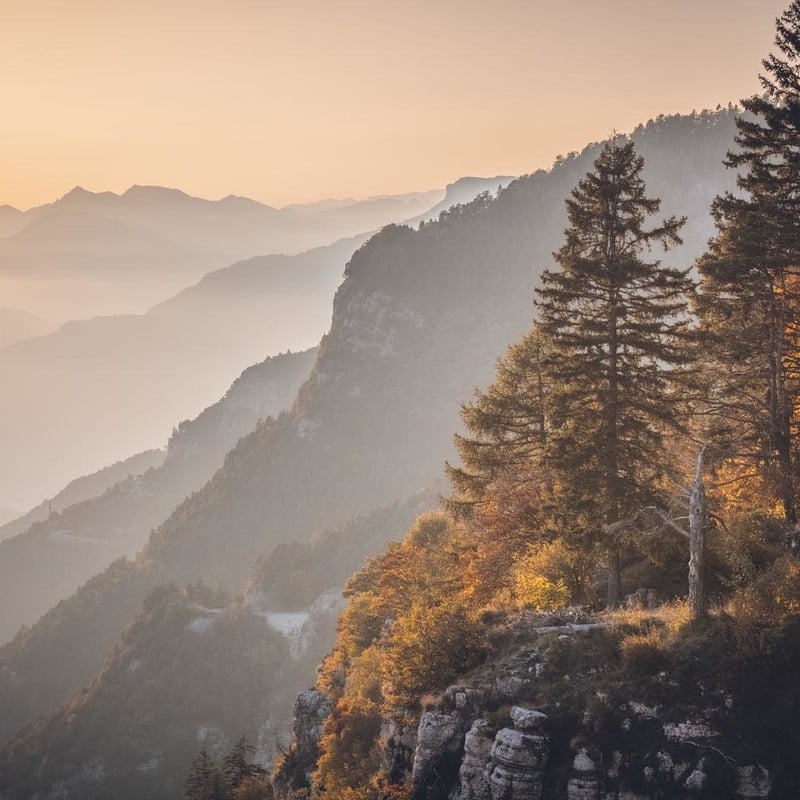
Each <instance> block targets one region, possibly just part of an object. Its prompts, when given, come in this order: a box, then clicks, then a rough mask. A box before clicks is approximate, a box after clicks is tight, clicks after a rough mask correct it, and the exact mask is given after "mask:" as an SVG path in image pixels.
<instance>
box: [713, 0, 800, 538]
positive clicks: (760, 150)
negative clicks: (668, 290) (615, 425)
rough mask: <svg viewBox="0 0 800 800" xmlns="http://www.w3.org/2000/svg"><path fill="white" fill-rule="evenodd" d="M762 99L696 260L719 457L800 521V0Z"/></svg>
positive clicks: (787, 19) (783, 22)
mask: <svg viewBox="0 0 800 800" xmlns="http://www.w3.org/2000/svg"><path fill="white" fill-rule="evenodd" d="M776 44H777V48H778V53H777V54H772V55H770V56H769V57H768V58H767V59H766V60H765V61H764V62H763V63H764V67H765V68H766V75H765V76H762V78H761V82H762V85H763V88H764V93H762V94H761V95H758V96H755V97H751V98H749V99H748V100H745V101H744V102H743V104H744V107H745V110H746V111H748V112H750V113H749V114H748V115H746V116H741V117H739V118H738V119H737V123H736V124H737V128H738V133H737V136H736V144H737V149H736V151H734V152H731V153H729V154H728V160H727V164H728V165H729V166H731V167H736V168H738V171H739V172H738V184H739V187H740V189H741V190H743V191H742V192H739V193H737V194H732V193H726V194H722V195H720V196H719V197H717V198H716V200H715V201H714V205H713V214H714V218H715V222H716V226H717V234H716V236H715V237H714V238H713V239H712V240H711V242H710V245H709V249H708V251H707V252H706V253H705V255H703V257H702V258H701V259H700V260H699V261H698V267H699V269H700V272H701V274H702V277H703V280H702V285H701V294H700V300H699V312H700V314H701V316H702V319H703V325H704V329H705V331H706V333H707V336H708V340H709V343H710V344H711V352H712V355H713V357H714V359H715V361H716V365H715V367H714V369H713V370H711V372H710V383H711V388H710V390H709V396H710V402H711V410H713V411H715V412H716V423H717V429H718V430H717V432H716V433H717V438H718V439H719V442H720V446H721V447H724V451H723V452H727V453H728V454H731V455H735V456H736V457H737V461H738V463H739V464H741V466H742V467H743V469H742V472H743V473H745V474H746V473H747V472H750V471H752V470H753V469H754V468H755V469H756V471H757V472H758V473H759V475H760V476H761V478H762V479H763V480H764V481H765V483H766V484H767V486H768V487H769V489H770V492H771V493H772V494H773V496H775V497H776V498H777V499H778V501H779V502H780V503H781V506H782V514H783V517H784V519H785V521H786V523H788V524H789V525H794V524H795V523H796V522H797V517H798V514H797V508H796V506H797V502H798V490H799V489H800V472H798V464H800V461H799V460H798V456H800V450H799V449H798V436H797V431H798V425H799V424H800V418H799V417H798V409H799V408H800V380H798V376H799V375H800V327H798V324H797V319H798V314H800V270H799V269H798V264H800V244H798V243H800V219H799V218H798V215H797V207H798V202H800V163H799V162H798V160H797V147H798V142H800V113H798V112H800V80H799V78H800V4H799V3H798V2H797V0H794V2H792V3H791V4H790V6H789V8H788V10H787V11H786V12H785V13H784V14H783V15H782V16H781V18H780V19H779V20H778V28H777V36H776Z"/></svg>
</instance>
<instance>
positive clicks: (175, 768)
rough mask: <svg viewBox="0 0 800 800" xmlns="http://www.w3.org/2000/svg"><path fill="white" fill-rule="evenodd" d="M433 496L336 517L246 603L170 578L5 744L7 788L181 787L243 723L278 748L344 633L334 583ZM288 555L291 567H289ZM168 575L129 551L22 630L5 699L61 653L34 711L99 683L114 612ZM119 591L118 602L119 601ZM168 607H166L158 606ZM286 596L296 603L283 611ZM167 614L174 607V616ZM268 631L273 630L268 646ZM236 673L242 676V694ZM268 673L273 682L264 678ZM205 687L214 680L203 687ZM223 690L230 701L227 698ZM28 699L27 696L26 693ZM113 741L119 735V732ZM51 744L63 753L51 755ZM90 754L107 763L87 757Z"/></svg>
mask: <svg viewBox="0 0 800 800" xmlns="http://www.w3.org/2000/svg"><path fill="white" fill-rule="evenodd" d="M433 502H434V496H433V493H431V492H427V493H419V494H417V495H415V496H413V497H411V498H409V499H408V500H406V501H405V502H403V503H396V504H393V505H392V506H390V507H386V508H382V509H378V510H377V511H375V512H374V513H372V514H368V515H365V516H363V517H361V518H359V519H357V520H354V521H353V522H352V523H350V524H349V525H347V526H345V527H344V528H342V529H341V530H337V531H327V532H325V533H323V534H322V535H320V536H319V537H318V538H317V539H316V540H315V541H313V542H310V543H303V544H299V543H298V544H295V545H291V546H287V547H284V548H276V550H275V551H274V552H273V553H271V554H269V555H267V556H266V557H265V558H263V559H262V560H261V562H260V563H259V565H258V566H257V568H256V570H255V571H254V574H253V576H252V578H251V581H250V582H249V584H248V588H247V592H246V595H245V602H244V603H242V602H239V601H234V602H233V603H227V602H226V601H225V600H224V598H214V597H206V598H205V599H203V598H201V597H200V596H199V595H200V594H203V593H205V594H206V595H210V594H212V593H210V592H209V591H208V590H207V589H205V590H203V589H202V587H200V586H194V587H189V589H188V594H187V593H186V592H178V591H177V590H175V589H168V590H164V589H163V588H162V589H161V590H156V592H155V593H154V594H152V595H151V596H150V598H149V599H147V600H145V603H144V611H143V613H140V615H139V617H138V619H137V620H136V622H135V623H134V624H133V625H132V626H131V627H130V628H128V629H127V630H126V631H125V632H124V633H122V641H121V643H120V644H119V645H118V646H117V647H116V648H115V649H114V652H113V653H112V654H111V656H110V658H109V660H108V662H107V663H106V666H105V668H104V669H103V671H102V673H101V674H100V675H99V676H98V677H97V678H95V679H94V680H93V681H92V682H91V685H89V686H88V688H87V689H86V690H85V691H84V692H82V693H81V695H80V697H79V699H76V700H74V701H72V702H70V703H69V704H67V705H66V706H65V707H63V708H61V709H60V710H59V711H58V712H57V713H55V714H53V715H51V716H50V717H48V718H47V719H45V720H42V721H41V722H40V723H36V724H34V725H33V726H31V727H30V728H29V729H28V730H27V731H25V732H23V733H22V734H21V735H20V736H19V737H17V738H16V739H15V741H14V743H13V744H12V745H11V746H10V747H9V748H8V750H7V751H6V753H5V755H4V756H0V783H1V784H2V787H3V788H2V789H1V790H0V791H2V792H4V794H3V796H4V797H5V796H6V794H5V793H6V792H8V793H10V796H11V797H15V796H22V797H24V796H26V793H30V792H32V791H34V790H40V791H41V790H44V791H49V790H52V789H53V788H54V786H57V785H60V784H64V785H68V786H70V787H71V788H70V792H71V793H75V794H77V796H84V795H85V794H87V793H91V792H92V791H94V792H105V796H111V797H114V798H115V800H122V798H128V797H130V798H140V797H161V796H164V797H175V796H177V794H178V793H179V792H178V791H176V789H175V787H180V786H181V785H182V781H183V779H184V777H185V775H186V770H187V767H188V763H189V760H190V759H191V757H192V756H193V755H194V754H195V753H196V751H197V749H198V748H199V747H200V746H201V743H204V744H206V745H207V746H209V748H211V747H214V746H219V747H223V746H224V747H225V748H227V747H229V746H230V745H231V744H232V742H233V740H235V739H236V738H238V736H239V735H240V734H241V733H246V734H247V735H248V736H249V737H250V738H251V740H252V741H256V742H257V743H258V745H259V755H260V757H262V758H264V759H271V758H272V757H273V756H274V755H275V752H276V751H275V746H276V741H277V739H278V738H279V737H280V738H281V740H282V741H285V738H284V737H283V734H285V733H286V732H287V731H288V729H289V712H290V709H291V705H292V700H293V696H294V694H295V693H296V692H297V691H299V690H300V689H302V688H303V687H305V686H306V685H308V683H310V682H311V681H313V678H314V673H315V670H316V665H317V664H318V663H319V660H320V659H321V658H322V656H323V655H324V654H325V653H326V652H327V651H328V649H329V648H330V647H331V645H332V643H333V641H334V638H335V623H336V617H337V615H338V611H339V609H340V607H341V603H340V602H337V600H336V596H337V594H338V592H336V591H334V592H331V590H332V589H333V590H337V589H338V591H341V586H342V584H343V582H344V579H345V577H346V576H347V575H349V574H350V573H351V572H353V571H354V570H355V569H356V568H357V567H358V566H359V565H360V564H361V562H362V560H363V558H364V555H365V554H367V553H371V552H378V551H380V550H381V549H382V548H383V547H384V546H385V545H386V544H387V542H389V541H390V540H398V539H400V538H402V535H403V532H404V531H405V530H406V528H407V527H408V526H409V525H410V524H411V522H412V520H413V519H415V518H416V516H417V515H418V514H419V513H421V512H422V511H424V510H425V509H427V508H430V506H431V504H432V503H433ZM287 563H288V564H291V570H292V571H291V573H290V574H287V572H286V571H285V568H286V566H287ZM296 579H299V581H300V584H299V585H298V584H296V583H295V580H296ZM155 582H156V575H155V572H154V571H153V570H148V569H142V568H141V567H139V568H138V569H137V568H135V567H133V566H132V565H131V564H129V563H127V562H117V563H116V564H114V565H113V567H112V568H110V569H109V570H107V571H106V572H105V573H104V574H103V576H101V577H100V578H98V579H94V580H92V581H90V582H89V583H88V584H87V585H86V586H85V587H82V588H81V589H80V591H78V592H77V593H76V594H75V595H74V596H73V597H72V598H70V599H69V600H68V601H66V602H64V603H61V604H59V605H58V606H57V607H56V608H55V609H53V610H52V611H51V612H49V613H48V614H47V615H45V617H44V618H43V619H42V620H41V621H40V622H39V623H37V625H35V626H34V627H33V628H32V629H31V630H30V631H25V632H23V633H22V634H20V636H18V637H17V639H16V640H15V641H14V642H13V643H12V644H11V645H10V646H8V647H6V648H5V649H4V653H3V656H2V659H1V660H0V668H2V672H3V675H4V676H5V680H3V681H0V707H3V708H9V707H11V698H12V696H13V693H15V692H16V693H18V692H19V691H20V690H22V691H24V684H22V682H21V681H20V682H19V683H17V684H14V682H13V679H12V680H9V679H8V676H9V675H11V676H22V675H25V674H28V672H33V673H36V674H37V675H38V677H39V678H40V679H41V678H42V677H43V676H42V674H41V665H42V664H46V663H48V662H49V661H50V659H52V658H53V657H54V656H57V657H60V658H61V663H62V665H63V667H64V669H62V670H60V671H59V673H58V674H57V675H54V676H53V678H54V679H55V682H53V683H47V682H46V679H45V680H44V681H42V682H41V683H40V692H41V693H40V694H37V695H36V696H29V697H27V698H25V699H26V701H27V703H28V706H27V709H26V712H27V715H28V717H29V718H30V717H33V716H35V715H36V713H37V712H39V711H44V710H46V709H49V708H51V707H52V705H53V704H54V702H58V701H60V700H61V699H62V698H64V697H65V696H67V695H68V694H71V693H72V692H74V691H76V690H77V689H78V688H79V687H80V685H81V684H80V683H79V682H77V681H76V680H75V678H76V675H79V676H80V675H85V676H86V682H87V683H88V679H89V677H90V675H91V672H88V673H87V672H86V669H87V660H90V659H87V653H88V654H90V655H93V656H94V658H95V659H96V658H100V659H102V658H103V657H104V653H105V652H107V651H108V650H110V649H111V647H112V645H113V643H114V642H115V641H116V640H117V639H118V638H119V637H120V633H121V632H120V630H119V628H117V629H116V630H114V628H113V622H112V620H114V619H118V618H119V616H120V612H124V611H127V612H128V614H129V617H132V616H133V614H135V613H136V603H135V600H134V598H136V597H138V598H139V602H141V597H142V596H144V595H146V594H147V593H148V592H150V591H152V590H153V587H154V586H155ZM105 592H108V593H109V596H108V598H107V599H108V602H109V608H111V609H112V613H110V614H109V613H105V611H106V606H105V598H104V594H105ZM187 600H190V601H191V600H193V601H194V602H187ZM165 603H167V604H168V605H169V609H167V608H165ZM197 603H201V604H202V606H204V607H203V608H201V607H198V606H197ZM158 607H160V609H161V610H160V611H159V612H158V613H153V611H154V609H156V608H158ZM282 610H290V611H293V612H295V613H293V614H285V613H283V614H282V613H275V612H280V611H282ZM298 612H301V613H298ZM86 614H88V615H90V618H91V624H92V627H93V628H95V629H96V632H95V633H93V634H92V635H90V636H86V635H85V630H86V629H85V627H84V626H83V625H82V624H81V623H84V622H86V621H87V618H86ZM166 614H169V617H170V618H171V619H172V620H173V622H170V623H169V625H165V615H166ZM175 619H177V620H178V622H177V623H175V622H174V620H175ZM298 619H300V620H302V624H301V625H298V624H297V622H296V621H297V620H298ZM76 621H77V622H78V623H79V624H78V626H77V627H75V622H76ZM265 623H267V624H268V625H269V626H270V629H266V628H265ZM287 623H289V625H288V627H287ZM292 625H295V626H296V627H295V629H292ZM271 628H275V629H276V630H283V631H286V634H285V638H281V639H278V640H276V638H275V633H274V631H273V630H271ZM187 630H188V631H191V633H192V634H194V635H190V634H189V633H187V632H186V631H187ZM237 631H238V633H237ZM62 635H63V636H64V637H66V638H63V639H62V638H61V637H62ZM267 642H271V643H272V644H271V645H270V646H269V647H268V648H267V649H265V646H266V643H267ZM251 645H252V646H253V647H254V648H255V650H256V653H255V655H256V656H257V659H255V660H254V659H253V655H252V653H253V650H252V649H251ZM65 649H66V650H67V651H68V652H63V651H64V650H65ZM288 656H291V663H290V664H289V659H288ZM192 658H202V661H203V663H202V664H201V665H188V666H187V659H188V660H191V659H192ZM239 661H242V662H244V663H246V664H248V665H255V667H256V668H257V670H258V674H257V675H255V676H254V675H253V674H252V672H251V671H250V669H249V667H247V668H245V669H242V668H240V667H238V666H237V663H238V662H239ZM187 670H188V672H187ZM198 670H199V671H200V672H201V673H202V674H198ZM92 671H93V670H92ZM134 673H135V674H134ZM189 673H191V674H189ZM229 681H232V682H233V683H234V684H235V688H234V690H233V692H235V696H234V694H233V693H232V692H231V691H230V686H229V685H228V682H229ZM265 681H267V682H268V683H267V684H266V685H265V684H264V683H263V682H265ZM211 682H213V686H212V687H209V684H210V683H211ZM254 682H255V684H258V685H260V686H261V691H258V690H257V689H254V688H253V686H254ZM69 687H72V688H71V689H70V688H69ZM198 690H200V691H203V692H204V694H206V696H205V697H203V698H201V699H199V700H198V694H197V693H198ZM153 691H155V692H157V693H158V696H159V697H160V698H162V701H161V702H160V706H161V707H160V708H159V710H158V711H157V712H156V713H155V714H153V713H151V712H149V711H148V710H147V709H148V707H149V705H150V703H151V702H152V694H151V693H152V692H153ZM223 695H224V697H225V703H223V704H220V702H219V699H220V697H222V696H223ZM14 705H15V707H16V708H19V706H20V702H19V695H18V694H17V697H16V698H15V703H14ZM222 706H224V709H223V708H222ZM153 722H157V724H152V723H153ZM0 725H3V726H4V727H7V726H8V720H0ZM98 731H102V733H101V734H100V735H99V734H98ZM211 734H213V736H212V735H211ZM123 741H124V742H126V743H127V745H126V748H125V749H124V751H123V752H124V755H122V756H121V755H120V750H119V747H118V743H120V742H123ZM112 742H116V743H117V745H111V746H109V744H110V743H112ZM129 747H132V748H133V749H132V751H130V750H129ZM67 751H68V755H67ZM130 752H133V754H134V756H135V759H134V760H135V761H138V762H140V763H142V764H150V765H151V766H150V767H149V768H148V769H142V770H139V769H134V767H136V766H137V764H131V758H130ZM44 755H46V760H47V762H48V764H49V766H45V765H43V764H42V757H43V756H44ZM6 759H7V760H6ZM87 764H94V765H95V769H90V770H88V771H85V770H84V769H83V767H84V765H87ZM76 765H79V766H77V767H76ZM42 766H45V769H43V770H42V769H40V767H42ZM97 766H102V769H101V770H98V769H97V768H96V767H97ZM81 781H88V783H86V784H83V783H81ZM159 792H167V793H166V794H159ZM75 794H73V796H75Z"/></svg>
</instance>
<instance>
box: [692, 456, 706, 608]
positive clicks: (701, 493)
mask: <svg viewBox="0 0 800 800" xmlns="http://www.w3.org/2000/svg"><path fill="white" fill-rule="evenodd" d="M704 454H705V447H703V449H702V450H701V451H700V452H699V453H698V454H697V461H696V463H695V470H694V482H693V483H692V491H691V493H690V495H689V606H690V607H691V609H692V613H693V614H694V616H695V617H701V616H703V615H704V614H705V613H706V598H705V591H704V587H703V556H704V550H705V538H706V522H707V514H706V489H705V485H704V484H703V455H704Z"/></svg>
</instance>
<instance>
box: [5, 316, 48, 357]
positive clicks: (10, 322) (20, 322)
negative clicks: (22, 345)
mask: <svg viewBox="0 0 800 800" xmlns="http://www.w3.org/2000/svg"><path fill="white" fill-rule="evenodd" d="M52 327H53V326H52V325H51V324H49V323H48V322H47V321H46V320H43V319H40V318H39V317H37V316H35V315H33V314H29V313H27V312H25V311H18V310H17V309H15V308H8V307H6V306H0V347H5V346H6V345H9V344H13V343H14V342H18V341H21V340H22V339H28V338H29V337H31V336H41V334H43V333H47V331H48V330H50V329H51V328H52Z"/></svg>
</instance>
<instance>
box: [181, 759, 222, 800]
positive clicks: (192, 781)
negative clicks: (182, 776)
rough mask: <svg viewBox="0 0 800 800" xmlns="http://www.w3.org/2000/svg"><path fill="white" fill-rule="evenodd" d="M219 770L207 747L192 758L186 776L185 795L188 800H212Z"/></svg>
mask: <svg viewBox="0 0 800 800" xmlns="http://www.w3.org/2000/svg"><path fill="white" fill-rule="evenodd" d="M216 775H218V770H217V769H216V766H215V765H214V762H213V760H212V759H211V756H209V754H208V751H207V750H206V749H205V747H204V748H203V749H202V750H201V751H200V753H199V754H198V755H197V756H196V757H195V758H194V759H193V760H192V764H191V767H190V768H189V776H188V777H187V778H186V785H185V792H184V797H185V798H186V800H212V798H213V797H214V790H215V786H216V780H215V776H216Z"/></svg>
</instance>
